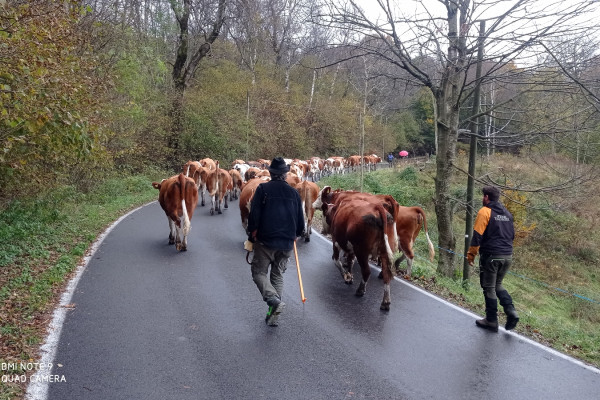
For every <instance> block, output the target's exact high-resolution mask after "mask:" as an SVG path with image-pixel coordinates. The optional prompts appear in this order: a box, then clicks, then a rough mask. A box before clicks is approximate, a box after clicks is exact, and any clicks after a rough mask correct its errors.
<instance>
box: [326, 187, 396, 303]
mask: <svg viewBox="0 0 600 400" xmlns="http://www.w3.org/2000/svg"><path fill="white" fill-rule="evenodd" d="M322 209H323V213H324V214H323V215H324V216H325V218H326V219H328V220H329V223H330V227H331V240H332V242H333V256H332V257H333V259H334V261H335V264H336V266H337V267H338V269H339V270H340V273H341V274H342V276H343V278H344V281H345V282H346V283H347V284H352V281H353V278H352V266H353V264H354V258H355V257H356V260H357V261H358V264H359V266H360V271H361V276H362V280H361V283H360V285H359V287H358V289H357V290H356V295H357V296H363V295H364V294H365V291H366V287H367V282H368V280H369V277H370V276H371V266H370V265H369V258H373V259H377V258H378V259H379V260H380V261H381V265H382V267H381V269H382V271H383V283H384V284H383V300H382V301H381V306H380V308H381V309H382V310H386V311H388V310H389V309H390V304H391V296H390V281H391V279H392V271H391V264H392V260H393V257H394V252H395V251H396V249H397V247H396V242H395V241H394V239H393V237H394V232H395V229H394V219H393V216H392V215H390V214H389V213H388V212H387V211H386V210H385V208H384V207H383V205H382V204H381V202H380V201H367V200H363V199H360V198H351V197H349V198H347V199H346V200H342V201H339V202H338V203H336V204H327V203H323V205H322ZM340 251H343V252H344V257H345V262H344V263H342V262H341V261H340Z"/></svg>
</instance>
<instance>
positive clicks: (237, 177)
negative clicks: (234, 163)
mask: <svg viewBox="0 0 600 400" xmlns="http://www.w3.org/2000/svg"><path fill="white" fill-rule="evenodd" d="M229 175H230V176H231V180H232V184H233V189H232V190H231V191H230V192H229V201H232V200H233V199H239V198H240V193H241V192H242V185H243V184H244V180H243V179H242V174H240V171H238V170H237V169H230V170H229Z"/></svg>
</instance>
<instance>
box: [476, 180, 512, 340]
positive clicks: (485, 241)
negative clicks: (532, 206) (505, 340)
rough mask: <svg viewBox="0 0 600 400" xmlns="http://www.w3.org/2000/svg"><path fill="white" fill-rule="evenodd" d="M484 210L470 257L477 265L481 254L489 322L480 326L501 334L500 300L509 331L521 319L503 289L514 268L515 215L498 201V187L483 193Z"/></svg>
mask: <svg viewBox="0 0 600 400" xmlns="http://www.w3.org/2000/svg"><path fill="white" fill-rule="evenodd" d="M482 192H483V207H481V209H480V210H479V212H478V213H477V218H475V224H474V226H473V236H472V238H471V247H469V251H468V253H467V260H468V262H469V265H473V261H474V260H475V256H476V255H477V253H478V252H479V282H480V284H481V288H482V289H483V296H484V298H485V318H483V319H478V320H477V321H475V323H476V324H477V326H479V327H481V328H485V329H489V330H491V331H493V332H498V300H500V305H501V306H502V307H503V308H504V312H505V313H506V326H505V329H506V330H511V329H514V328H515V327H516V326H517V322H519V316H518V315H517V311H516V310H515V306H514V305H513V301H512V297H510V294H508V291H507V290H506V289H505V288H504V287H503V286H502V280H503V279H504V276H505V275H506V273H507V272H508V270H509V268H510V266H511V264H512V253H513V240H514V239H515V228H514V223H513V216H512V214H511V213H510V212H509V211H508V210H507V209H506V207H504V206H503V205H502V204H501V203H500V202H499V201H498V199H499V198H500V190H499V189H498V188H497V187H494V186H486V187H484V188H483V189H482Z"/></svg>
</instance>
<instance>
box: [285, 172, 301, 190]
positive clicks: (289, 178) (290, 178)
mask: <svg viewBox="0 0 600 400" xmlns="http://www.w3.org/2000/svg"><path fill="white" fill-rule="evenodd" d="M285 181H286V182H287V183H288V185H290V186H291V187H296V185H297V184H299V183H300V178H298V175H296V174H294V173H293V172H288V173H287V174H286V175H285Z"/></svg>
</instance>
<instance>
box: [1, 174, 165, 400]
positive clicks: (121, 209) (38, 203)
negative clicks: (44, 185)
mask: <svg viewBox="0 0 600 400" xmlns="http://www.w3.org/2000/svg"><path fill="white" fill-rule="evenodd" d="M152 180H159V175H158V174H156V176H151V177H149V176H130V177H122V178H113V179H109V180H107V181H105V182H103V183H101V184H99V185H98V186H97V187H95V188H94V189H92V190H91V191H89V192H86V193H82V192H81V191H78V190H77V189H76V188H74V187H63V188H60V189H56V190H52V191H49V192H47V193H43V194H40V195H38V196H37V197H36V198H33V199H29V200H23V201H15V202H13V203H11V204H9V205H8V206H7V207H5V208H4V209H2V210H0V271H1V273H0V365H1V363H11V362H16V363H20V362H25V361H35V360H36V358H37V352H38V348H39V346H40V345H41V342H42V341H43V339H44V337H45V335H46V327H47V325H48V323H49V322H50V320H51V317H52V310H53V309H54V306H55V305H56V304H57V301H58V300H59V298H60V294H61V292H62V289H63V288H64V285H65V283H66V282H67V281H68V279H69V277H70V274H71V272H72V271H73V270H74V269H75V268H76V267H77V265H79V263H80V261H81V260H82V257H83V256H84V255H85V253H86V251H87V249H88V248H89V247H90V245H91V244H92V243H93V241H94V240H95V239H96V238H97V237H98V235H99V234H100V233H101V232H102V231H103V230H104V229H106V228H107V227H108V226H109V225H110V224H111V223H112V222H113V221H115V220H116V219H117V218H118V217H119V216H121V215H123V214H124V213H126V212H127V211H129V210H130V209H132V208H135V207H137V206H139V205H141V204H144V203H147V202H148V201H151V200H155V199H156V198H157V191H156V189H154V188H152V186H151V185H150V182H151V181H152ZM22 373H23V372H22V371H20V370H7V369H4V370H2V371H0V375H3V376H6V377H14V376H15V375H17V376H18V375H21V374H22ZM3 380H9V379H8V378H3ZM25 388H26V384H23V383H14V382H13V383H10V382H0V400H8V399H16V398H20V397H21V396H22V395H23V394H24V389H25Z"/></svg>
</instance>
